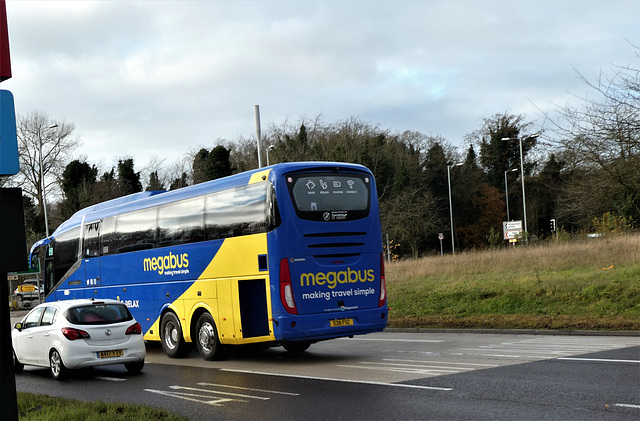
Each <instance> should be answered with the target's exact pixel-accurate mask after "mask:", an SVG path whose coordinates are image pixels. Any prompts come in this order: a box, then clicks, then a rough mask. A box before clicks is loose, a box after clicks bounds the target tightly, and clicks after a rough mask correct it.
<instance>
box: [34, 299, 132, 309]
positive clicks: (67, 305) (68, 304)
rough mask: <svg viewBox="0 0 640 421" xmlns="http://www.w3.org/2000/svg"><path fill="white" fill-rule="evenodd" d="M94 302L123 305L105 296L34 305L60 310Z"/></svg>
mask: <svg viewBox="0 0 640 421" xmlns="http://www.w3.org/2000/svg"><path fill="white" fill-rule="evenodd" d="M96 303H104V304H121V305H124V303H123V302H121V301H118V300H114V299H111V298H105V299H99V298H96V299H92V298H80V299H76V300H63V301H52V302H49V303H42V304H39V305H38V306H36V307H34V308H37V307H44V306H55V307H58V308H59V309H60V310H67V309H69V308H71V307H80V306H86V305H91V304H96Z"/></svg>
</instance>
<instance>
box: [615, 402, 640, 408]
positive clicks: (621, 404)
mask: <svg viewBox="0 0 640 421" xmlns="http://www.w3.org/2000/svg"><path fill="white" fill-rule="evenodd" d="M613 406H621V407H623V408H634V409H640V405H631V404H630V403H616V404H613Z"/></svg>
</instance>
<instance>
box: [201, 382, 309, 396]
mask: <svg viewBox="0 0 640 421" xmlns="http://www.w3.org/2000/svg"><path fill="white" fill-rule="evenodd" d="M198 385H199V386H215V387H228V388H230V389H240V390H249V391H251V392H264V393H275V394H278V395H287V396H300V394H299V393H290V392H279V391H277V390H264V389H252V388H250V387H241V386H231V385H229V384H216V383H205V382H200V383H198Z"/></svg>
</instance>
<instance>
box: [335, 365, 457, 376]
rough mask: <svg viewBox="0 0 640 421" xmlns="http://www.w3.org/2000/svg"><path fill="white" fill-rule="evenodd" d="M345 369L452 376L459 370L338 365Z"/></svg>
mask: <svg viewBox="0 0 640 421" xmlns="http://www.w3.org/2000/svg"><path fill="white" fill-rule="evenodd" d="M337 367H343V368H357V369H359V370H376V371H393V372H394V373H411V374H434V375H436V374H451V373H458V372H459V370H428V369H420V368H403V367H388V366H387V367H366V366H361V365H338V366H337Z"/></svg>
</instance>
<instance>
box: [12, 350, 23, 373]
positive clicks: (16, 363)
mask: <svg viewBox="0 0 640 421" xmlns="http://www.w3.org/2000/svg"><path fill="white" fill-rule="evenodd" d="M12 354H13V372H14V373H16V374H20V373H22V370H24V364H22V363H21V362H20V361H18V357H16V353H15V351H13V350H12Z"/></svg>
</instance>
